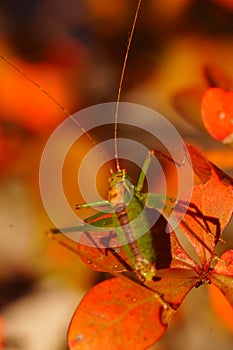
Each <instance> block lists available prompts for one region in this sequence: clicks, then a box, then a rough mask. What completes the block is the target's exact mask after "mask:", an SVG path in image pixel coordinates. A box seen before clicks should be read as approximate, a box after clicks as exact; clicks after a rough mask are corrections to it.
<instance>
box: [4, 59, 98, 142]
mask: <svg viewBox="0 0 233 350" xmlns="http://www.w3.org/2000/svg"><path fill="white" fill-rule="evenodd" d="M0 59H1V60H3V61H4V62H6V63H7V64H8V65H9V66H11V67H12V68H13V69H15V70H16V71H17V72H18V73H19V74H21V75H22V76H23V77H25V78H26V79H27V80H28V81H30V83H32V84H33V85H34V86H36V87H37V88H38V89H39V90H40V91H41V92H42V93H43V94H45V95H46V96H47V97H48V98H49V99H50V100H52V101H53V102H54V103H55V104H56V105H57V106H58V107H59V108H60V109H61V110H62V111H63V112H64V113H65V114H67V115H68V116H69V117H70V118H72V120H73V121H74V123H75V124H76V125H78V127H79V128H80V129H81V130H82V131H83V132H84V133H85V134H86V135H87V137H88V138H89V140H90V141H91V142H92V144H93V145H94V146H95V145H96V143H95V140H94V139H93V138H92V137H91V135H90V134H89V133H88V132H87V131H86V130H85V129H84V128H83V127H82V126H81V125H80V124H79V122H78V121H77V120H76V119H75V118H74V117H73V116H72V115H71V113H70V112H68V110H67V109H66V108H65V107H63V106H62V105H61V104H60V103H59V102H58V101H57V100H56V99H55V98H54V97H53V96H52V95H50V94H49V93H48V92H47V91H46V90H45V89H44V88H43V87H42V86H41V85H40V84H38V83H37V82H36V81H34V80H33V79H31V78H30V77H29V76H28V75H27V74H26V73H25V72H24V71H23V70H22V69H20V68H19V67H17V66H16V65H15V64H14V63H13V62H11V61H10V60H8V59H7V58H6V57H4V56H0Z"/></svg>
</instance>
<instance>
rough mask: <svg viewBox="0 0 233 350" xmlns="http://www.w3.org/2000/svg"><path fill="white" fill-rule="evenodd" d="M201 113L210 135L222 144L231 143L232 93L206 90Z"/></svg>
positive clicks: (232, 120) (232, 119)
mask: <svg viewBox="0 0 233 350" xmlns="http://www.w3.org/2000/svg"><path fill="white" fill-rule="evenodd" d="M201 113H202V119H203V122H204V125H205V127H206V129H207V130H208V132H209V133H210V135H211V136H212V137H213V138H215V139H216V140H218V141H222V142H223V143H231V142H232V141H233V92H232V91H225V90H223V89H221V88H210V89H208V90H206V92H205V94H204V95H203V98H202V104H201Z"/></svg>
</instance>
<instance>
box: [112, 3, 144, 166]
mask: <svg viewBox="0 0 233 350" xmlns="http://www.w3.org/2000/svg"><path fill="white" fill-rule="evenodd" d="M141 3H142V0H139V1H138V5H137V8H136V12H135V15H134V19H133V25H132V28H131V31H130V35H129V40H128V44H127V47H126V53H125V59H124V62H123V66H122V70H121V76H120V83H119V88H118V94H117V102H116V110H115V118H114V150H115V160H116V167H117V171H120V170H121V169H120V163H119V157H118V147H117V131H118V130H117V128H118V112H119V104H120V99H121V90H122V85H123V80H124V76H125V69H126V66H127V61H128V56H129V50H130V47H131V43H132V39H133V35H134V32H135V27H136V22H137V18H138V14H139V10H140V6H141Z"/></svg>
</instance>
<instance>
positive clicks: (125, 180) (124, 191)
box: [108, 169, 134, 208]
mask: <svg viewBox="0 0 233 350" xmlns="http://www.w3.org/2000/svg"><path fill="white" fill-rule="evenodd" d="M109 182H110V190H109V193H108V200H109V202H110V204H111V205H112V207H114V208H115V207H116V206H117V205H119V204H127V203H129V202H130V200H131V199H132V197H133V196H134V186H133V184H132V180H131V178H130V176H129V175H128V174H127V172H126V170H125V169H123V170H121V171H118V172H116V173H114V174H112V175H111V177H110V178H109Z"/></svg>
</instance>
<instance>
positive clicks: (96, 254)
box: [77, 231, 130, 272]
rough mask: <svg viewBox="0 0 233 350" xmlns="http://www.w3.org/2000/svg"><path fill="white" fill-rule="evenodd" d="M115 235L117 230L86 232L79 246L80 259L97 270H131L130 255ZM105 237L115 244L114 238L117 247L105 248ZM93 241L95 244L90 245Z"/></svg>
mask: <svg viewBox="0 0 233 350" xmlns="http://www.w3.org/2000/svg"><path fill="white" fill-rule="evenodd" d="M115 236H116V234H115V232H112V231H106V232H91V234H89V233H84V234H83V235H82V236H81V239H80V243H78V246H77V252H78V255H79V257H80V259H82V261H83V262H84V263H85V264H86V265H88V266H89V267H90V268H92V269H93V270H96V271H103V272H122V271H126V270H130V267H129V264H130V262H129V259H128V256H127V254H126V253H125V251H124V249H123V248H122V247H121V246H119V245H120V243H119V241H118V239H117V237H115ZM103 239H105V240H107V239H108V240H111V244H113V242H112V240H113V239H114V242H115V245H116V247H115V248H104V247H103ZM91 243H92V244H93V246H90V244H91ZM106 245H107V244H106Z"/></svg>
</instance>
